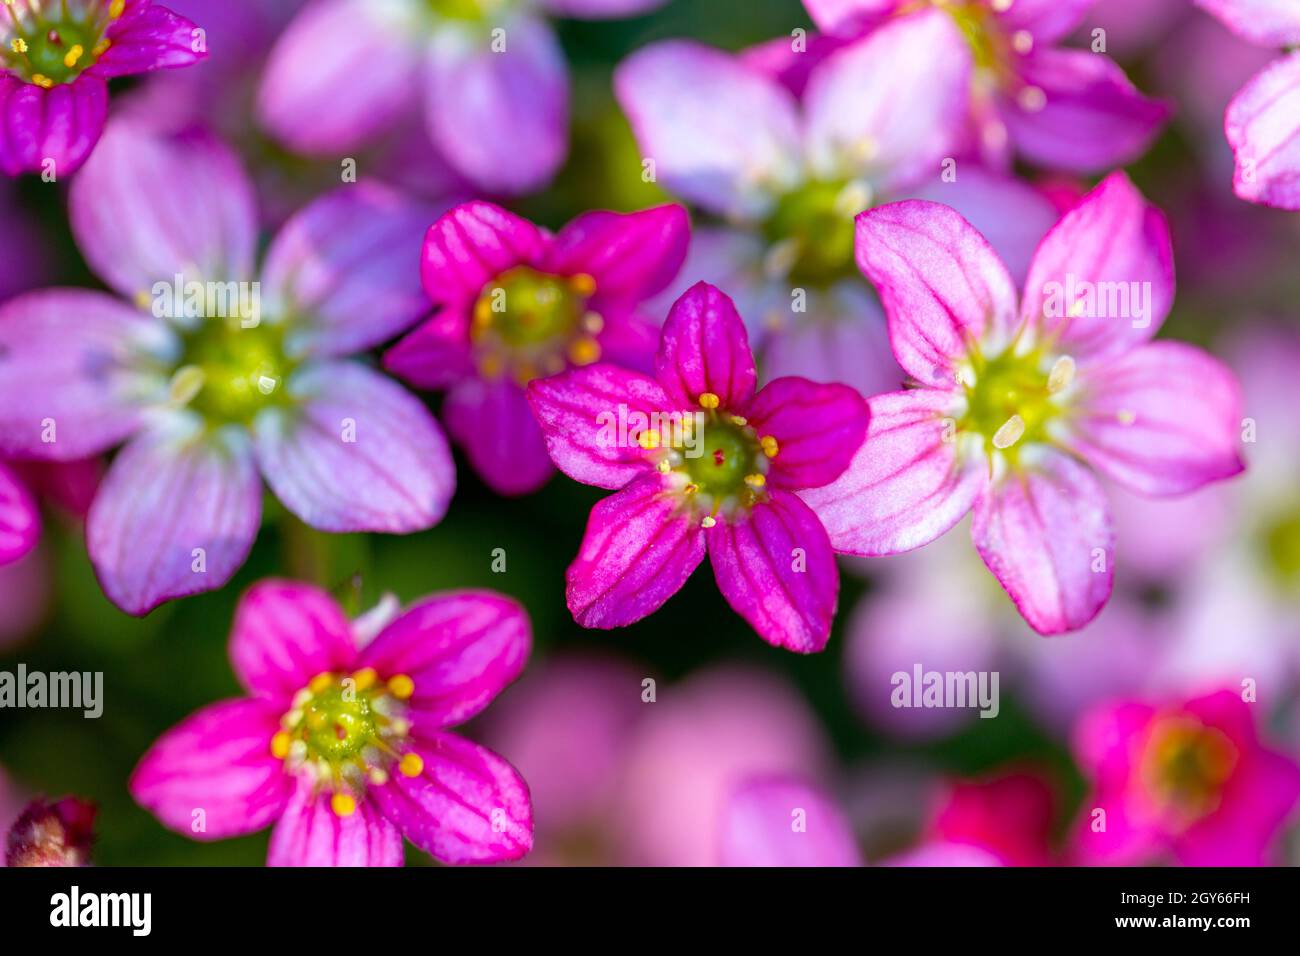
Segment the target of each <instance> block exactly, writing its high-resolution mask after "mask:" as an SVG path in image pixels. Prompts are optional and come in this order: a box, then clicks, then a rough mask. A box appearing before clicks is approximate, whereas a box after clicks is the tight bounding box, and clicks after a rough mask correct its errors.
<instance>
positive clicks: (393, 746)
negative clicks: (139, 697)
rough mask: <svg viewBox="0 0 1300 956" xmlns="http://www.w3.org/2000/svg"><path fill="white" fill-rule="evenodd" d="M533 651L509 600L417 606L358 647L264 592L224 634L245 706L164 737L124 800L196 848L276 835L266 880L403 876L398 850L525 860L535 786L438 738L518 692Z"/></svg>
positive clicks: (328, 606)
mask: <svg viewBox="0 0 1300 956" xmlns="http://www.w3.org/2000/svg"><path fill="white" fill-rule="evenodd" d="M531 640H532V638H531V634H530V630H529V626H528V618H527V616H526V615H525V613H524V611H523V609H522V608H521V607H519V605H517V604H516V603H515V602H514V601H511V600H509V599H508V598H505V597H502V596H500V595H498V594H494V593H492V592H490V591H460V592H453V593H447V594H440V595H434V596H432V597H427V598H424V599H422V600H420V601H417V602H416V603H415V604H413V605H411V606H410V607H408V608H407V609H406V610H405V611H404V612H402V613H401V614H399V615H398V616H397V617H396V618H394V619H393V620H392V621H390V622H389V623H387V624H386V626H384V627H383V629H382V630H381V631H380V632H379V634H378V636H376V637H375V638H374V639H373V640H372V641H370V642H369V643H366V644H365V645H364V646H363V647H361V646H358V645H359V644H360V643H362V642H360V641H358V640H357V636H356V634H355V632H354V627H353V624H352V623H351V622H349V621H348V620H347V619H346V618H345V617H344V615H343V612H342V610H341V609H340V608H339V607H338V605H337V604H336V603H335V602H334V600H333V599H332V598H331V597H330V596H329V595H328V594H326V593H325V592H324V591H321V590H319V589H317V588H314V587H311V586H308V585H305V584H298V583H295V582H291V581H263V582H261V583H259V584H257V585H254V586H253V587H252V588H251V589H250V590H249V591H248V592H247V593H246V594H245V595H244V597H243V598H242V599H241V601H240V603H239V608H238V610H237V611H236V615H235V624H234V629H233V630H232V632H231V635H230V659H231V662H232V663H233V665H234V669H235V674H236V676H237V677H238V678H239V680H240V683H242V684H243V685H244V687H245V688H246V689H247V690H248V692H249V694H250V695H251V696H249V697H245V698H241V699H237V700H227V701H222V702H220V703H216V704H212V705H211V706H209V707H205V708H204V709H203V710H200V711H199V712H198V713H196V714H194V715H192V716H191V717H189V718H187V719H186V720H184V721H182V722H181V723H180V724H179V725H177V726H176V727H174V728H172V729H171V730H169V731H168V732H167V733H165V734H163V736H162V737H161V738H159V740H158V741H157V742H156V743H155V744H154V745H153V747H152V748H150V750H149V752H148V753H146V754H145V755H144V757H143V758H142V759H141V761H140V764H139V766H138V767H136V769H135V772H134V774H133V775H132V777H131V781H130V790H131V795H132V796H133V797H134V798H135V799H136V801H137V802H138V803H140V805H141V806H143V807H145V808H146V809H148V810H149V811H150V812H152V813H153V814H154V815H155V816H157V817H158V819H159V820H161V821H162V823H163V824H164V825H166V826H168V827H170V828H171V829H173V830H176V831H178V832H180V833H184V834H187V835H188V836H191V837H192V838H194V839H196V840H219V839H223V838H225V837H231V836H238V835H241V834H245V833H252V832H254V831H257V830H260V829H262V828H263V827H265V826H267V825H269V824H272V823H274V824H275V829H274V831H273V832H272V834H271V846H270V852H269V855H268V857H267V863H268V864H269V865H271V866H401V864H402V837H403V836H405V837H406V839H408V840H409V841H410V842H411V843H413V844H415V846H417V847H419V848H420V849H422V850H424V851H425V852H427V853H431V854H432V855H433V856H435V857H437V858H438V859H439V860H442V861H443V862H446V863H490V862H497V861H500V860H513V859H517V858H519V857H521V856H523V855H524V854H525V853H527V852H528V851H529V849H530V848H531V847H532V842H533V824H532V804H531V802H530V800H529V796H528V788H527V786H526V785H525V783H524V781H523V780H522V779H521V778H520V776H519V774H518V773H517V772H516V771H515V769H514V768H513V767H511V766H510V765H509V764H508V763H506V762H505V761H504V760H503V759H501V757H499V756H497V755H496V754H494V753H492V752H491V751H489V750H486V749H484V748H483V747H480V746H478V745H476V744H473V743H471V742H469V741H468V740H465V739H464V738H462V737H458V736H456V735H454V734H450V733H448V732H447V730H446V728H447V727H450V726H454V725H456V724H459V723H462V722H464V721H466V720H468V719H469V718H471V717H473V716H474V715H475V714H477V713H479V712H480V711H481V710H483V708H484V707H486V706H487V704H488V703H489V702H490V701H491V700H492V699H493V698H494V697H496V696H497V694H499V693H500V692H501V691H502V690H503V689H504V688H505V687H506V686H508V685H509V684H510V683H511V682H512V681H513V680H514V679H515V678H516V677H518V676H519V674H520V672H521V671H522V670H523V667H524V662H525V660H526V659H527V657H528V652H529V648H530V645H531ZM200 824H201V825H200Z"/></svg>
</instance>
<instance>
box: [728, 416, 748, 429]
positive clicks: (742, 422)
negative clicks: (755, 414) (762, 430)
mask: <svg viewBox="0 0 1300 956" xmlns="http://www.w3.org/2000/svg"><path fill="white" fill-rule="evenodd" d="M731 424H733V425H735V426H736V427H737V428H744V427H745V426H746V425H748V424H749V419H748V418H746V417H745V416H744V415H732V416H731Z"/></svg>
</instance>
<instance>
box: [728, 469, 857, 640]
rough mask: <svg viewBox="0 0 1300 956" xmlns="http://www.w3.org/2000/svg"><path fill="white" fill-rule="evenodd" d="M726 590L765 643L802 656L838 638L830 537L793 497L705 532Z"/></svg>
mask: <svg viewBox="0 0 1300 956" xmlns="http://www.w3.org/2000/svg"><path fill="white" fill-rule="evenodd" d="M705 537H706V538H707V540H708V550H709V559H710V560H711V561H712V562H713V576H714V577H715V578H716V579H717V582H718V590H720V591H721V592H722V596H723V597H725V598H726V599H727V603H728V604H730V605H731V606H732V608H733V609H734V610H735V611H736V613H737V614H739V615H740V616H741V617H743V618H744V619H745V620H746V621H748V622H749V623H750V626H752V627H753V628H754V630H755V631H757V632H758V635H759V637H761V638H763V640H765V641H767V642H768V643H769V644H772V645H774V646H776V647H784V648H786V649H787V650H791V651H796V652H798V653H800V654H809V653H812V652H814V651H820V650H821V649H822V648H824V647H825V646H826V642H827V640H829V639H830V636H831V619H832V618H834V616H835V603H836V601H837V600H838V598H839V590H840V573H839V569H838V568H837V567H836V565H835V552H833V551H832V550H831V542H830V539H829V538H828V537H827V535H826V529H825V528H823V527H822V523H821V522H820V521H819V520H818V519H817V516H816V515H815V514H813V512H812V509H810V508H809V507H808V506H807V505H806V504H804V503H803V501H801V500H800V499H799V498H798V497H797V496H796V495H795V494H793V493H792V492H789V491H780V490H775V489H774V490H772V491H770V492H768V500H767V501H766V502H763V503H760V504H757V505H755V506H754V507H753V509H752V510H751V511H750V512H749V514H748V515H747V516H744V517H738V518H736V519H735V520H721V521H719V522H718V523H717V524H716V525H714V526H713V527H712V528H710V529H709V530H708V531H706V532H705Z"/></svg>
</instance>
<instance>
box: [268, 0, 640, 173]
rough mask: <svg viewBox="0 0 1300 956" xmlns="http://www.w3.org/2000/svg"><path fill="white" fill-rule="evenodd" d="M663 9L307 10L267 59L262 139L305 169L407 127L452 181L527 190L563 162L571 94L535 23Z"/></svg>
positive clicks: (552, 1) (607, 3)
mask: <svg viewBox="0 0 1300 956" xmlns="http://www.w3.org/2000/svg"><path fill="white" fill-rule="evenodd" d="M663 2H664V0H522V2H511V3H502V2H500V0H434V2H432V3H430V2H428V0H315V2H313V3H311V4H309V5H308V6H307V7H306V8H305V9H304V10H302V12H301V13H299V14H298V16H297V17H296V18H295V19H294V20H293V22H291V23H290V24H289V27H288V29H286V31H285V32H284V34H283V35H282V37H281V38H280V40H279V42H278V43H277V44H276V48H275V49H274V50H273V51H272V54H271V59H270V62H269V63H268V65H267V70H266V75H265V77H264V78H263V81H262V87H261V91H260V94H259V97H258V104H257V110H258V116H259V118H260V120H261V122H262V125H263V126H264V127H265V128H266V129H267V130H268V131H270V133H271V134H272V135H273V136H275V137H276V138H277V139H279V140H280V141H281V142H282V143H284V144H285V145H286V146H288V147H289V148H291V149H293V150H295V151H297V152H300V153H304V154H307V155H322V154H324V155H342V154H346V153H348V152H351V151H354V150H356V149H358V148H360V147H361V146H363V145H365V144H366V143H368V142H370V141H372V140H373V139H374V138H375V137H377V136H380V135H383V134H386V133H388V132H391V131H392V130H394V129H396V128H398V127H399V126H401V125H402V124H403V123H406V122H408V121H410V120H412V119H414V120H416V121H422V123H423V126H424V129H425V131H426V133H427V139H428V140H429V141H431V142H432V145H433V147H434V148H436V149H437V151H438V152H439V153H440V154H441V155H442V156H443V157H444V158H445V159H446V161H447V162H448V163H449V164H450V165H451V166H452V168H454V169H455V170H457V171H458V172H459V173H460V174H461V175H462V176H464V177H466V178H467V179H469V180H470V181H471V182H472V183H474V184H475V185H476V186H478V187H480V188H481V189H484V190H487V191H489V192H493V193H510V194H513V193H523V192H528V191H530V190H533V189H536V188H538V187H540V186H542V185H544V184H545V183H546V181H547V180H549V179H550V178H551V176H552V175H553V174H554V173H555V171H556V170H557V169H558V168H559V167H560V165H561V164H562V163H563V162H564V158H565V156H566V154H567V152H568V141H569V131H568V122H569V85H568V76H567V73H566V70H565V64H564V54H563V51H562V50H561V49H560V44H559V42H558V40H557V39H556V37H555V34H554V32H553V31H552V30H551V27H550V25H549V24H548V23H547V22H546V19H545V17H544V16H542V15H541V14H544V13H551V14H554V15H556V16H573V17H581V18H584V19H593V20H594V19H603V18H606V17H623V16H630V15H633V14H636V13H641V12H643V11H646V10H649V9H651V8H653V7H656V6H659V5H660V4H661V3H663Z"/></svg>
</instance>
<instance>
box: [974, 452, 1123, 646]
mask: <svg viewBox="0 0 1300 956" xmlns="http://www.w3.org/2000/svg"><path fill="white" fill-rule="evenodd" d="M1033 452H1034V453H1035V459H1036V460H1031V461H1027V462H1025V467H1024V469H1023V470H1021V471H1015V470H1011V471H1008V472H1007V474H1005V475H1003V476H1002V477H1001V478H1000V480H998V481H997V482H996V483H994V484H992V485H990V486H989V487H988V488H987V489H986V490H985V491H984V493H983V494H981V495H980V496H979V499H978V500H977V501H976V502H975V517H974V520H973V522H972V523H971V537H972V538H973V539H974V541H975V547H976V548H977V549H978V550H979V553H980V557H981V558H983V559H984V563H985V564H986V565H988V568H989V570H990V571H992V572H993V575H994V577H996V578H997V579H998V581H999V582H1000V583H1001V584H1002V586H1003V587H1004V588H1006V591H1007V594H1009V595H1010V596H1011V600H1012V601H1014V602H1015V604H1016V608H1017V609H1018V610H1019V611H1020V614H1021V616H1023V617H1024V619H1025V620H1026V621H1027V622H1029V625H1030V626H1031V627H1032V628H1033V629H1034V630H1036V631H1038V632H1039V633H1040V634H1060V633H1062V632H1064V631H1076V630H1078V629H1079V628H1081V627H1083V626H1084V625H1085V624H1087V623H1088V622H1089V621H1091V620H1092V619H1093V618H1094V617H1096V616H1097V612H1098V611H1100V610H1101V608H1102V605H1104V604H1105V603H1106V599H1107V598H1109V597H1110V590H1111V583H1112V581H1113V580H1114V576H1115V567H1114V564H1115V560H1114V559H1115V532H1114V529H1113V528H1112V527H1111V520H1110V507H1109V505H1108V504H1107V503H1106V496H1105V493H1104V492H1103V491H1102V489H1101V485H1099V484H1098V483H1097V479H1096V478H1094V477H1093V475H1092V472H1090V471H1089V470H1088V469H1087V467H1085V466H1084V465H1081V464H1079V462H1077V461H1075V460H1074V459H1073V458H1071V457H1070V456H1068V455H1065V454H1063V453H1061V452H1057V451H1053V450H1048V449H1033ZM1024 454H1025V455H1028V454H1029V450H1028V449H1027V450H1026V452H1025V453H1024Z"/></svg>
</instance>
